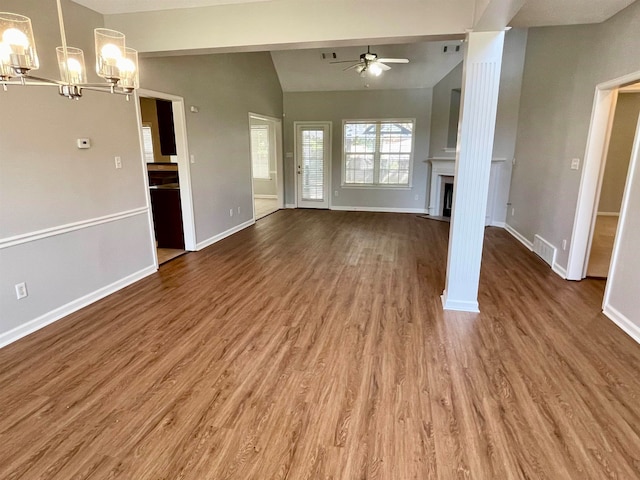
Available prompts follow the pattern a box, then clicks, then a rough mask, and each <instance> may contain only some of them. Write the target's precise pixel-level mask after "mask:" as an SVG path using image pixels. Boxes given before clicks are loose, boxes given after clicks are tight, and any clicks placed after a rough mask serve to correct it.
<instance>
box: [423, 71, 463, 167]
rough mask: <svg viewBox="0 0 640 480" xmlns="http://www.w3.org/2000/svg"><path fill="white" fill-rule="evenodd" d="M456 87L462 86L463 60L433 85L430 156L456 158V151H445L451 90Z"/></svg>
mask: <svg viewBox="0 0 640 480" xmlns="http://www.w3.org/2000/svg"><path fill="white" fill-rule="evenodd" d="M454 88H462V62H460V64H459V65H458V66H457V67H456V68H454V69H453V70H451V71H450V72H449V73H448V74H447V75H446V76H445V77H444V78H443V79H442V80H440V81H439V82H438V83H437V84H436V86H435V87H433V109H432V111H431V143H430V149H429V157H442V158H455V156H456V153H455V152H447V151H445V149H446V148H447V139H448V136H449V116H450V115H449V109H450V104H451V90H453V89H454ZM456 124H457V121H456Z"/></svg>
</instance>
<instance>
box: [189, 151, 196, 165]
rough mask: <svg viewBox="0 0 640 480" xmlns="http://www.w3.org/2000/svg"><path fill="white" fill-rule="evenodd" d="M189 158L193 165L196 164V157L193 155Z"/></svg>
mask: <svg viewBox="0 0 640 480" xmlns="http://www.w3.org/2000/svg"><path fill="white" fill-rule="evenodd" d="M189 158H190V159H191V163H196V156H195V155H194V154H193V153H192V154H191V155H189Z"/></svg>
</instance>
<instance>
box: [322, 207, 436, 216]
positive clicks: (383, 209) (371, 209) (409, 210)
mask: <svg viewBox="0 0 640 480" xmlns="http://www.w3.org/2000/svg"><path fill="white" fill-rule="evenodd" d="M329 210H339V211H344V212H379V213H422V214H426V213H427V210H426V209H424V208H396V207H348V206H344V205H331V206H330V207H329Z"/></svg>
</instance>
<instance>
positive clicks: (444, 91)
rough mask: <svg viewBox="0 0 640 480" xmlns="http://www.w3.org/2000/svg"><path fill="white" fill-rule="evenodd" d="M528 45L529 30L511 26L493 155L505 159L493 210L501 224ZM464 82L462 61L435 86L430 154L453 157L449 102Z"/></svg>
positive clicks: (504, 59)
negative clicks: (448, 147)
mask: <svg viewBox="0 0 640 480" xmlns="http://www.w3.org/2000/svg"><path fill="white" fill-rule="evenodd" d="M526 46H527V30H524V29H512V30H510V31H509V32H507V34H506V36H505V44H504V53H503V60H502V62H503V63H502V71H501V74H500V96H499V98H498V113H497V117H496V134H495V141H494V144H493V157H494V158H499V159H505V161H504V162H502V163H500V164H499V178H497V181H496V185H495V188H496V197H495V204H494V208H493V212H492V218H493V222H494V223H498V224H501V223H503V222H505V221H506V218H507V202H508V201H509V200H508V199H509V186H510V184H511V169H512V163H511V160H512V159H513V157H514V152H515V146H516V134H517V125H518V113H519V110H520V93H521V88H522V75H523V69H524V55H525V51H526ZM461 85H462V63H461V64H460V65H459V66H457V67H456V68H455V69H453V70H452V71H451V72H450V73H449V74H448V75H447V76H446V77H444V78H443V79H442V80H441V81H440V82H439V83H438V84H437V85H436V86H435V87H434V88H433V113H432V115H431V150H430V156H431V157H441V158H448V157H450V158H454V157H455V152H450V151H449V152H447V151H445V148H446V146H447V136H448V131H449V116H450V115H449V105H450V100H451V90H452V89H454V88H460V87H461Z"/></svg>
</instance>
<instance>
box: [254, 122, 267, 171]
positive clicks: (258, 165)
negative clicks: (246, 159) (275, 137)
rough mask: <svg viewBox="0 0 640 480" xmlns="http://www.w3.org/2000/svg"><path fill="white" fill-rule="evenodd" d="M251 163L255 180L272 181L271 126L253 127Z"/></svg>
mask: <svg viewBox="0 0 640 480" xmlns="http://www.w3.org/2000/svg"><path fill="white" fill-rule="evenodd" d="M251 162H252V164H253V178H262V179H265V180H270V179H271V176H270V175H269V126H268V125H252V126H251Z"/></svg>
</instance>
